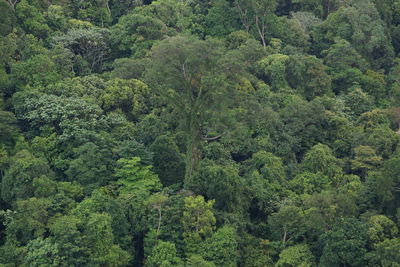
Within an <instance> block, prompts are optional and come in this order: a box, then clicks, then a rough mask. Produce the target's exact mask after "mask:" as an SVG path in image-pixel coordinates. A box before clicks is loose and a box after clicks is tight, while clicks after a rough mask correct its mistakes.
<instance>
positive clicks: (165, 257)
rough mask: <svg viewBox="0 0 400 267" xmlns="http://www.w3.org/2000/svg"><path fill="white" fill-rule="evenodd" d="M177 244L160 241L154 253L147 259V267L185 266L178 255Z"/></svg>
mask: <svg viewBox="0 0 400 267" xmlns="http://www.w3.org/2000/svg"><path fill="white" fill-rule="evenodd" d="M176 254H177V253H176V248H175V244H173V243H171V242H164V241H159V243H158V244H157V246H155V247H154V248H153V250H152V253H151V255H150V256H149V257H147V259H146V264H145V266H146V267H169V266H177V267H180V266H183V263H182V260H181V259H180V258H179V257H178V256H177V255H176Z"/></svg>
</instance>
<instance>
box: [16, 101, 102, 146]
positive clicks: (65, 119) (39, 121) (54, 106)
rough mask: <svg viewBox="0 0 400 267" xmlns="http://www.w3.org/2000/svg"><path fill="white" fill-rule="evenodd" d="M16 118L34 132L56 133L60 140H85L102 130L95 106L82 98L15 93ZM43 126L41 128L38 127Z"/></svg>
mask: <svg viewBox="0 0 400 267" xmlns="http://www.w3.org/2000/svg"><path fill="white" fill-rule="evenodd" d="M13 100H14V105H15V109H16V114H17V117H18V118H20V119H24V120H26V121H28V122H29V123H30V125H31V126H32V127H34V128H36V129H37V130H41V129H43V130H44V131H46V130H48V127H50V129H52V130H53V131H54V132H56V134H57V136H58V138H59V140H60V141H72V140H75V141H77V142H78V144H79V142H81V141H83V140H85V141H87V140H88V138H89V137H90V136H93V134H94V131H95V130H97V129H105V125H104V123H105V121H104V120H101V119H102V118H103V116H102V115H101V109H100V108H99V106H97V105H95V104H92V103H89V102H87V101H85V100H83V99H82V98H76V97H69V98H66V97H59V96H55V95H46V94H37V93H32V94H30V95H29V94H24V93H21V94H15V95H14V98H13ZM42 127H43V128H42Z"/></svg>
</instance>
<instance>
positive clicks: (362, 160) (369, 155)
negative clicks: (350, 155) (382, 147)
mask: <svg viewBox="0 0 400 267" xmlns="http://www.w3.org/2000/svg"><path fill="white" fill-rule="evenodd" d="M354 154H355V157H354V160H352V161H351V167H352V169H353V170H354V171H358V172H360V174H361V175H362V177H365V175H366V174H367V172H368V171H369V170H373V169H375V168H376V167H379V166H380V165H381V164H382V157H380V156H378V155H376V152H375V150H374V149H373V148H371V147H369V146H358V147H356V148H355V149H354Z"/></svg>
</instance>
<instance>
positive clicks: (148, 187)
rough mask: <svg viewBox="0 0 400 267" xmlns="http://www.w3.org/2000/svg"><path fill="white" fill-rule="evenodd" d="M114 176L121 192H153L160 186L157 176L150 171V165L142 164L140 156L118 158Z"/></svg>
mask: <svg viewBox="0 0 400 267" xmlns="http://www.w3.org/2000/svg"><path fill="white" fill-rule="evenodd" d="M114 176H115V177H116V178H117V179H118V181H117V184H119V185H120V186H121V189H120V191H121V193H127V194H138V193H140V192H154V191H158V190H159V189H160V188H161V184H160V180H159V179H158V176H157V175H156V174H154V173H153V172H152V171H151V166H143V165H142V164H141V163H140V158H138V157H134V158H132V159H123V158H122V159H119V160H118V161H117V167H116V169H115V174H114Z"/></svg>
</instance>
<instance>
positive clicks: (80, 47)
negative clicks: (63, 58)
mask: <svg viewBox="0 0 400 267" xmlns="http://www.w3.org/2000/svg"><path fill="white" fill-rule="evenodd" d="M108 35H109V31H108V30H107V29H100V28H91V29H71V30H69V31H68V32H67V33H66V34H63V35H59V36H55V37H54V38H53V44H58V45H61V46H63V47H65V48H68V49H69V50H70V51H71V52H72V53H74V54H75V57H76V59H75V61H77V60H78V59H79V57H81V58H83V59H84V60H85V61H86V62H87V64H88V65H89V69H90V70H91V71H94V72H100V71H101V70H102V66H103V64H104V62H105V60H106V59H107V56H108V53H109V51H108V50H109V48H108V43H107V38H108ZM75 72H78V73H79V69H77V70H75Z"/></svg>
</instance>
